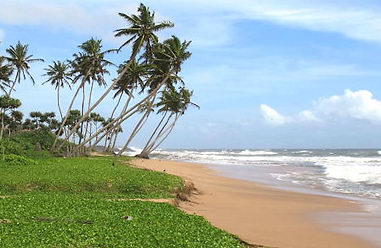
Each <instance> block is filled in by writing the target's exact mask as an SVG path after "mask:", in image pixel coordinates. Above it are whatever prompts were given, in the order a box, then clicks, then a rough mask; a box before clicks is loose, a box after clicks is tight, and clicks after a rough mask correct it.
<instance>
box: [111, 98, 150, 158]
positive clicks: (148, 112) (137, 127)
mask: <svg viewBox="0 0 381 248" xmlns="http://www.w3.org/2000/svg"><path fill="white" fill-rule="evenodd" d="M155 99H156V94H155V95H154V97H153V99H152V101H151V102H150V104H149V106H148V107H147V110H146V112H145V113H144V115H143V117H142V118H141V119H140V121H139V122H138V124H137V125H136V126H135V128H134V130H133V131H132V133H131V135H130V137H129V138H128V140H127V142H126V144H124V146H123V148H122V149H121V150H120V151H119V153H118V156H121V155H122V153H123V152H125V151H126V149H127V147H128V146H129V145H130V143H131V141H132V139H133V138H134V137H135V136H136V134H137V133H138V132H139V131H140V130H141V129H142V127H143V126H144V124H145V123H146V121H147V119H148V117H149V115H150V114H151V112H152V111H151V110H152V106H153V104H154V102H155Z"/></svg>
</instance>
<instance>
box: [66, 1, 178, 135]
mask: <svg viewBox="0 0 381 248" xmlns="http://www.w3.org/2000/svg"><path fill="white" fill-rule="evenodd" d="M138 13H139V14H138V15H127V14H124V13H119V16H121V17H122V18H124V19H125V20H126V21H127V23H128V24H129V26H128V27H127V28H122V29H117V30H115V33H116V34H115V36H116V37H122V36H128V37H129V38H128V40H127V41H125V42H124V43H123V44H122V45H121V46H120V48H119V50H121V49H122V48H123V47H124V46H126V45H128V44H132V54H131V56H130V59H129V62H128V63H127V65H126V66H125V67H124V69H123V70H122V72H121V73H120V74H119V76H118V78H117V79H116V80H114V82H113V83H112V84H111V85H110V87H109V88H108V89H107V90H106V91H105V92H104V94H103V95H102V96H101V97H100V98H99V99H98V100H97V101H96V102H95V103H94V104H93V105H92V106H91V107H90V108H89V109H88V111H87V112H86V113H85V114H84V115H83V117H82V118H81V120H80V121H79V122H78V124H77V125H76V126H75V127H74V128H73V130H71V131H70V133H69V134H68V137H66V139H69V138H70V136H71V135H72V134H73V133H74V132H75V130H76V129H77V128H78V127H79V125H80V123H81V122H83V121H84V120H85V119H86V118H87V117H88V116H89V115H90V113H91V112H92V111H93V110H94V109H95V108H96V107H97V106H98V105H99V104H100V103H101V102H102V101H103V100H104V98H105V97H106V96H107V95H108V94H109V93H110V91H111V90H113V89H114V87H115V85H116V84H117V83H118V82H119V80H120V79H121V78H122V77H123V75H124V74H125V73H126V72H127V70H128V68H129V66H130V65H131V64H132V63H133V61H134V60H135V58H136V56H137V55H138V53H139V52H140V50H141V49H142V47H145V48H146V50H151V48H152V46H153V45H154V44H156V43H157V42H158V37H157V36H156V34H155V33H156V32H158V31H160V30H163V29H166V28H170V27H173V26H174V25H173V23H171V22H168V21H164V22H160V23H156V22H155V13H154V12H151V11H150V10H149V8H147V7H146V6H145V5H144V4H140V6H139V8H138Z"/></svg>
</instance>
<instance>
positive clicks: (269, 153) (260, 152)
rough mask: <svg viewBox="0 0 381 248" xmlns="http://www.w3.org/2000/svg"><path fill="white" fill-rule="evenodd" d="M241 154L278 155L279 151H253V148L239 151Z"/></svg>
mask: <svg viewBox="0 0 381 248" xmlns="http://www.w3.org/2000/svg"><path fill="white" fill-rule="evenodd" d="M238 154H240V155H251V156H258V155H276V154H278V153H277V152H271V151H252V150H244V151H241V152H238Z"/></svg>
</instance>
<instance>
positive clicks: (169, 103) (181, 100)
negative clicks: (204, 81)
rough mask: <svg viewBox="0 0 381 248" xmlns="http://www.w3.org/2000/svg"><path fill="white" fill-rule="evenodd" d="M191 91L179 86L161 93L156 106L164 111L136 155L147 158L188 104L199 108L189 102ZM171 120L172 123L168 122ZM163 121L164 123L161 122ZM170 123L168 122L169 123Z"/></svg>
mask: <svg viewBox="0 0 381 248" xmlns="http://www.w3.org/2000/svg"><path fill="white" fill-rule="evenodd" d="M192 95H193V91H190V90H188V89H186V88H183V87H182V88H180V90H179V91H176V90H175V89H174V88H172V89H168V90H167V91H164V92H163V93H162V96H161V98H160V101H159V103H158V104H157V107H159V110H158V113H164V114H163V117H162V118H161V120H160V122H159V124H158V125H157V126H156V128H155V130H154V132H153V133H152V135H151V137H150V138H149V140H148V142H147V144H146V145H145V147H144V149H143V150H142V152H141V153H140V154H139V155H138V157H142V158H148V156H149V154H150V153H151V152H152V151H154V150H156V148H157V147H159V146H160V145H161V144H162V143H163V142H164V140H165V139H166V138H167V137H168V136H169V134H170V133H171V132H172V130H173V128H174V126H175V124H176V122H177V121H178V119H179V118H180V117H181V116H182V115H184V113H185V111H186V110H187V109H188V106H189V105H192V106H195V107H197V108H200V107H199V106H198V105H197V104H195V103H193V102H191V97H192ZM168 113H169V116H168V118H167V120H166V121H165V122H164V119H165V117H166V116H167V114H168ZM170 120H172V123H171V122H170ZM163 123H164V124H163ZM169 123H170V124H169Z"/></svg>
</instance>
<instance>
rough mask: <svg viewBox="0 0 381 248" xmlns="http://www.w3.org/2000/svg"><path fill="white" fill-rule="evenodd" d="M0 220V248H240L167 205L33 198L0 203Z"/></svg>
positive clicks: (51, 196) (222, 234)
mask: <svg viewBox="0 0 381 248" xmlns="http://www.w3.org/2000/svg"><path fill="white" fill-rule="evenodd" d="M131 217H132V218H131ZM0 219H3V220H2V222H3V224H1V220H0V246H1V247H12V248H13V247H135V248H136V247H144V248H147V247H216V248H217V247H218V248H220V247H242V246H241V244H240V243H239V241H238V240H236V239H234V238H233V237H232V236H231V235H229V234H227V233H226V232H223V231H221V230H219V229H217V228H214V227H212V226H211V225H210V224H208V222H207V221H205V219H203V218H202V217H198V216H194V215H187V214H185V213H183V212H182V211H180V210H178V209H176V208H175V207H173V206H170V205H168V204H165V203H152V202H139V201H108V200H106V199H104V198H101V197H99V198H97V197H84V196H82V195H81V196H78V195H69V194H41V193H30V194H26V195H17V196H14V197H11V198H5V199H0ZM128 219H131V220H128Z"/></svg>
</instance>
